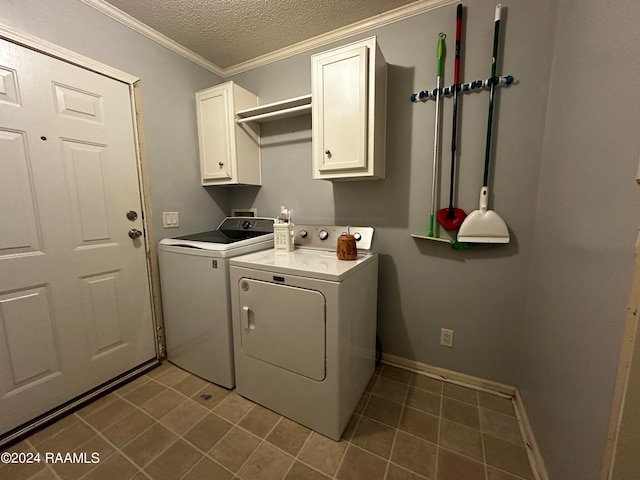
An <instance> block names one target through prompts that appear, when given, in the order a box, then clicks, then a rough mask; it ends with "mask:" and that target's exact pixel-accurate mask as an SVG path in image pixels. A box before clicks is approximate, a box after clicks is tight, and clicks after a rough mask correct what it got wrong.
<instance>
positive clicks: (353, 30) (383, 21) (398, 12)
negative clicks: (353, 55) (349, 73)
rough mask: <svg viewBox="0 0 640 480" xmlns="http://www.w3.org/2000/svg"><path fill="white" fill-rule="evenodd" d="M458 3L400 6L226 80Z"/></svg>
mask: <svg viewBox="0 0 640 480" xmlns="http://www.w3.org/2000/svg"><path fill="white" fill-rule="evenodd" d="M457 2H459V0H419V1H417V2H415V3H411V4H409V5H405V6H403V7H398V8H396V9H394V10H389V11H388V12H385V13H381V14H379V15H376V16H373V17H370V18H366V19H364V20H361V21H360V22H356V23H353V24H351V25H347V26H346V27H342V28H339V29H337V30H333V31H331V32H328V33H325V34H322V35H318V36H317V37H313V38H310V39H308V40H304V41H302V42H299V43H296V44H294V45H291V46H289V47H286V48H282V49H280V50H276V51H275V52H272V53H268V54H266V55H262V56H260V57H256V58H254V59H252V60H248V61H246V62H242V63H239V64H237V65H234V66H233V67H228V68H225V69H224V76H225V78H226V77H230V76H232V75H237V74H239V73H243V72H246V71H249V70H253V69H254V68H258V67H262V66H265V65H268V64H270V63H273V62H277V61H279V60H284V59H285V58H288V57H292V56H294V55H297V54H299V53H304V52H308V51H309V50H313V49H315V48H319V47H323V46H325V45H328V44H330V43H333V42H338V41H340V40H345V39H348V38H350V37H352V36H354V35H358V34H360V33H366V32H369V31H371V30H373V29H376V28H380V27H383V26H385V25H389V24H391V23H395V22H399V21H401V20H405V19H407V18H411V17H414V16H416V15H420V14H422V13H425V12H429V11H431V10H435V9H437V8H440V7H443V6H445V5H449V4H452V3H457Z"/></svg>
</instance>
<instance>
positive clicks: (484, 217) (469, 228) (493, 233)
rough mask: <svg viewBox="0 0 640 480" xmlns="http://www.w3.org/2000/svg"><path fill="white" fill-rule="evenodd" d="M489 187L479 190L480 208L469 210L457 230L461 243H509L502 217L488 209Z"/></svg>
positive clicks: (506, 228)
mask: <svg viewBox="0 0 640 480" xmlns="http://www.w3.org/2000/svg"><path fill="white" fill-rule="evenodd" d="M488 198H489V189H488V188H487V187H486V186H484V187H482V189H481V190H480V209H479V210H475V211H473V212H471V213H470V214H469V215H467V218H465V219H464V221H463V222H462V225H460V230H458V242H461V243H463V242H464V243H509V228H508V227H507V224H506V223H505V222H504V220H502V217H500V215H498V214H497V213H496V212H494V211H493V210H488V209H487V205H488Z"/></svg>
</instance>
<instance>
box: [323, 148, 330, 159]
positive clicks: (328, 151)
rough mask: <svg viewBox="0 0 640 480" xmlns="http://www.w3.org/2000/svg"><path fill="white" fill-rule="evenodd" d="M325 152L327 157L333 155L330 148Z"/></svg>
mask: <svg viewBox="0 0 640 480" xmlns="http://www.w3.org/2000/svg"><path fill="white" fill-rule="evenodd" d="M324 153H325V154H326V155H327V157H331V150H329V149H328V148H327V149H326V150H325V151H324Z"/></svg>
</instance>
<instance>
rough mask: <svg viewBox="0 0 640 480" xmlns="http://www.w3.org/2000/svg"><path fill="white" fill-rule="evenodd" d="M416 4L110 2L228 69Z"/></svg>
mask: <svg viewBox="0 0 640 480" xmlns="http://www.w3.org/2000/svg"><path fill="white" fill-rule="evenodd" d="M415 1H416V0H106V1H105V3H109V4H110V5H112V6H113V7H116V8H117V9H119V10H121V11H123V12H124V13H126V14H128V15H130V16H131V17H133V18H135V19H136V20H138V21H139V22H141V23H143V24H145V25H147V26H148V27H151V28H152V29H154V30H155V31H157V32H159V33H161V34H163V35H164V36H166V37H168V38H170V39H171V40H173V41H174V42H176V43H178V44H180V45H182V46H183V47H185V48H187V49H188V50H191V51H192V52H194V53H196V54H198V55H200V56H201V57H203V58H205V59H206V60H208V61H210V62H212V63H213V64H215V65H217V66H218V67H221V68H223V69H226V68H229V67H232V66H235V65H238V64H240V63H243V62H246V61H249V60H253V59H255V58H257V57H260V56H262V55H266V54H269V53H272V52H274V51H277V50H280V49H282V48H285V47H288V46H291V45H294V44H296V43H298V42H301V41H304V40H308V39H310V38H313V37H316V36H318V35H321V34H325V33H327V32H331V31H333V30H336V29H338V28H341V27H345V26H347V25H351V24H353V23H356V22H359V21H361V20H364V19H367V18H370V17H374V16H376V15H378V14H380V13H383V12H387V11H389V10H393V9H395V8H398V7H401V6H404V5H408V4H410V3H414V2H415Z"/></svg>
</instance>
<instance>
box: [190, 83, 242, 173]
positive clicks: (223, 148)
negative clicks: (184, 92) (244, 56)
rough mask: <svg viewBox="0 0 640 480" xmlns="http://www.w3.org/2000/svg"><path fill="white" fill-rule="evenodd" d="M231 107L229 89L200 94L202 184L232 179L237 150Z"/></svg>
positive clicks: (198, 106) (199, 123)
mask: <svg viewBox="0 0 640 480" xmlns="http://www.w3.org/2000/svg"><path fill="white" fill-rule="evenodd" d="M232 107H233V106H232V104H231V91H230V89H229V88H227V87H226V86H225V87H222V88H217V89H209V90H206V91H203V92H199V93H198V97H197V110H198V133H199V135H198V137H199V142H200V169H201V174H202V181H203V183H204V182H205V181H206V180H224V179H230V178H232V177H233V169H232V168H233V157H234V154H235V150H234V141H233V138H232V135H233V132H232V126H231V121H232V118H233V108H232ZM230 119H231V120H230Z"/></svg>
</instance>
